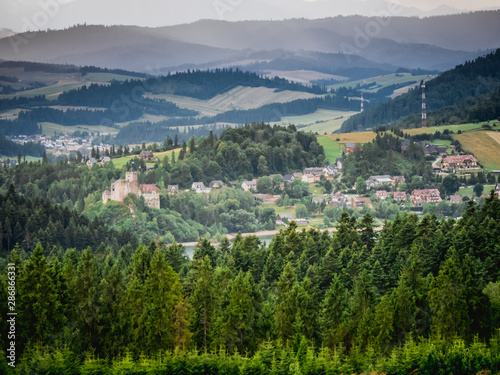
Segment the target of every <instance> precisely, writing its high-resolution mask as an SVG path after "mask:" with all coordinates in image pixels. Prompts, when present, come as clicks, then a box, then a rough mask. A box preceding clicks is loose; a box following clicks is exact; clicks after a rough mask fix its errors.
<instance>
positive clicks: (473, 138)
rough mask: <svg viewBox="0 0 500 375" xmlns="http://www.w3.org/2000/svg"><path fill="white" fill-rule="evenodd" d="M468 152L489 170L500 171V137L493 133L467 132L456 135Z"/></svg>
mask: <svg viewBox="0 0 500 375" xmlns="http://www.w3.org/2000/svg"><path fill="white" fill-rule="evenodd" d="M455 138H456V139H458V140H459V141H460V143H461V145H462V148H463V149H464V150H466V151H469V152H472V153H473V154H474V156H475V157H476V158H477V159H478V160H479V162H480V163H481V164H482V165H483V167H484V168H486V169H487V170H492V169H500V143H498V138H499V135H498V133H493V132H479V131H477V132H467V133H465V134H459V135H455Z"/></svg>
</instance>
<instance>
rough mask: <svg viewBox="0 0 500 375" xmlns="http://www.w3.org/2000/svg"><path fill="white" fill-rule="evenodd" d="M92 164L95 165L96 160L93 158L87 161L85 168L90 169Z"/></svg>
mask: <svg viewBox="0 0 500 375" xmlns="http://www.w3.org/2000/svg"><path fill="white" fill-rule="evenodd" d="M94 164H97V160H95V158H90V159H89V160H87V167H89V168H92V167H93V165H94Z"/></svg>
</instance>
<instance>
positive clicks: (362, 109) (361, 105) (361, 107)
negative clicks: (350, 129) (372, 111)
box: [361, 92, 364, 112]
mask: <svg viewBox="0 0 500 375" xmlns="http://www.w3.org/2000/svg"><path fill="white" fill-rule="evenodd" d="M363 102H364V100H363V92H361V112H363V110H364V109H363Z"/></svg>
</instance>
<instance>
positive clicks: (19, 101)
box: [0, 95, 51, 111]
mask: <svg viewBox="0 0 500 375" xmlns="http://www.w3.org/2000/svg"><path fill="white" fill-rule="evenodd" d="M49 103H51V102H50V101H48V100H47V98H46V97H45V95H37V96H33V97H29V98H27V97H22V96H19V97H14V98H11V99H0V111H6V110H9V109H15V108H28V107H34V106H40V105H49Z"/></svg>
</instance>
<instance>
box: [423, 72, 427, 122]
mask: <svg viewBox="0 0 500 375" xmlns="http://www.w3.org/2000/svg"><path fill="white" fill-rule="evenodd" d="M422 127H423V128H426V127H427V108H426V107H425V81H422Z"/></svg>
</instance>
